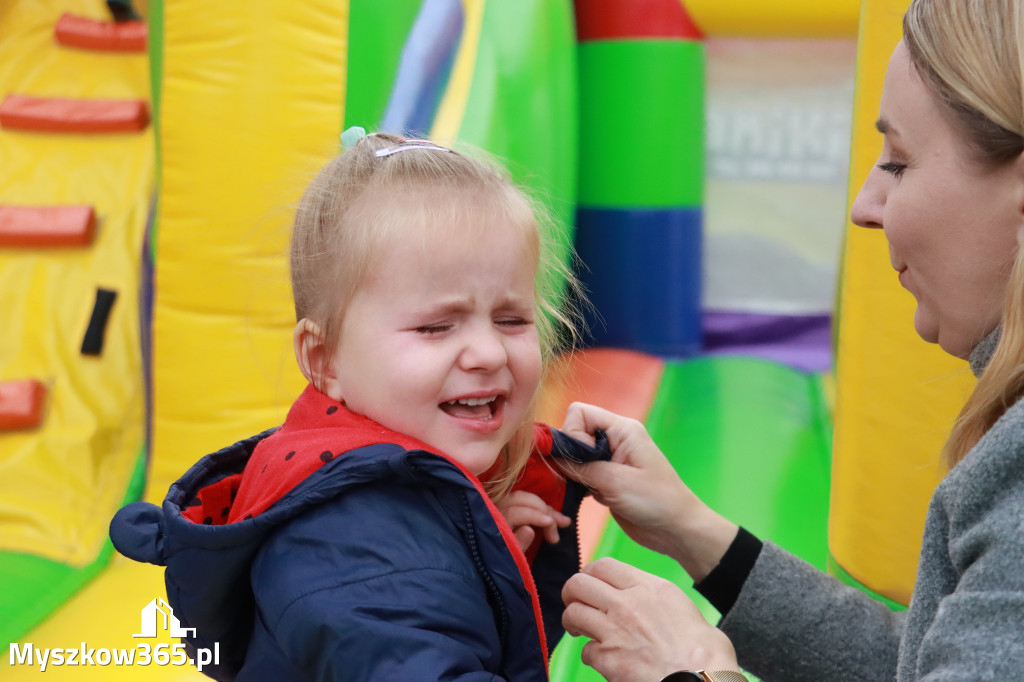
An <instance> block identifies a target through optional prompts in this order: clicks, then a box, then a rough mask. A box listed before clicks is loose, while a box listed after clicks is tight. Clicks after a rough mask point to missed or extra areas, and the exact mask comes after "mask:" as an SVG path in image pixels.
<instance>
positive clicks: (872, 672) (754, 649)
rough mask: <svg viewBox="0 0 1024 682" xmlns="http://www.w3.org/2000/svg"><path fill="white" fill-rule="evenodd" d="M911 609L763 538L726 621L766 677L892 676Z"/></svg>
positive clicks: (846, 681)
mask: <svg viewBox="0 0 1024 682" xmlns="http://www.w3.org/2000/svg"><path fill="white" fill-rule="evenodd" d="M905 617H906V613H905V612H903V613H895V612H893V611H892V610H891V609H889V608H888V607H887V606H885V605H884V604H882V603H881V602H878V601H876V600H875V599H873V598H871V597H870V596H868V595H867V594H865V593H863V592H861V591H860V590H858V589H856V588H853V587H850V586H848V585H844V584H842V583H841V582H839V581H838V580H836V579H835V578H833V577H831V576H829V575H827V574H825V573H823V572H821V571H820V570H818V569H817V568H815V567H814V566H811V565H810V564H808V563H806V562H805V561H803V560H801V559H799V558H798V557H796V556H794V555H792V554H789V553H788V552H786V551H785V550H783V549H781V548H779V547H778V546H776V545H774V544H772V543H771V542H765V543H764V547H763V548H762V550H761V554H760V555H759V556H758V559H757V562H756V563H755V564H754V569H753V570H752V571H751V573H750V575H749V576H748V577H747V580H746V582H745V583H744V585H743V589H742V590H741V591H740V594H739V597H738V598H737V599H736V603H735V604H734V605H733V607H732V609H731V610H730V611H729V613H728V615H727V616H726V617H725V619H724V620H723V621H722V623H721V625H720V627H721V628H722V630H723V631H724V632H725V633H726V634H727V635H728V636H729V639H730V640H732V643H733V645H734V646H735V648H736V654H737V657H738V660H739V663H740V665H741V666H743V668H745V669H746V670H749V671H750V672H752V673H754V674H755V675H758V676H759V677H761V678H762V679H764V680H769V681H774V680H785V681H786V682H820V681H821V680H829V681H830V682H860V681H862V680H892V679H894V678H895V674H896V657H897V652H898V649H899V643H900V638H901V636H902V633H903V626H904V620H905Z"/></svg>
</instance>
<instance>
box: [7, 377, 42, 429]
mask: <svg viewBox="0 0 1024 682" xmlns="http://www.w3.org/2000/svg"><path fill="white" fill-rule="evenodd" d="M45 402H46V385H45V384H44V383H43V382H41V381H37V380H35V379H25V380H22V381H4V382H0V430H9V429H28V428H32V427H35V426H39V424H40V422H42V420H43V404H44V403H45Z"/></svg>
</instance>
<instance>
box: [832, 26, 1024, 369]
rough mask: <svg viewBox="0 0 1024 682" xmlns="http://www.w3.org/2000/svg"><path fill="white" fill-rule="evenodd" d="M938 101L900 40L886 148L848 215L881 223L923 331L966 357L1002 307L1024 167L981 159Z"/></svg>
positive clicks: (885, 100)
mask: <svg viewBox="0 0 1024 682" xmlns="http://www.w3.org/2000/svg"><path fill="white" fill-rule="evenodd" d="M941 106H942V105H940V103H939V101H938V100H937V99H936V98H935V96H934V95H933V94H932V91H931V90H930V89H929V88H928V87H927V86H926V85H925V82H924V80H923V79H922V78H921V77H920V76H919V75H918V73H917V70H916V69H915V67H914V66H913V65H912V63H911V61H910V54H909V52H908V51H907V48H906V46H904V44H903V43H902V42H901V43H900V44H899V45H898V46H897V47H896V50H895V51H894V52H893V55H892V59H891V60H890V62H889V70H888V71H887V72H886V77H885V86H884V88H883V90H882V100H881V111H880V115H879V119H878V123H877V127H878V130H879V132H881V133H882V135H883V136H884V142H883V146H882V154H881V156H880V157H879V160H878V165H877V166H875V167H874V168H873V169H872V170H871V172H870V173H869V174H868V177H867V179H866V180H865V181H864V186H863V187H862V188H861V190H860V193H859V194H858V195H857V199H856V201H854V203H853V209H852V211H851V216H850V217H851V219H852V220H853V222H854V223H856V224H857V225H860V226H861V227H874V228H882V229H884V230H885V236H886V239H888V241H889V258H890V260H891V262H892V267H893V268H894V269H895V270H896V271H897V272H898V273H899V275H898V276H899V281H900V284H902V285H903V287H904V288H906V289H907V291H909V292H910V293H911V294H913V296H914V298H915V299H917V311H916V313H915V315H914V327H915V329H916V330H917V333H918V334H919V335H920V336H921V338H923V339H924V340H925V341H928V342H930V343H938V344H939V345H940V346H941V347H942V349H943V350H945V351H946V352H947V353H950V354H951V355H955V356H957V357H966V356H967V355H968V354H969V353H970V352H971V349H972V348H974V346H975V345H976V344H977V343H978V341H980V340H981V339H982V338H984V337H985V336H986V335H987V334H988V333H989V332H990V331H992V330H993V329H994V328H995V327H996V325H997V324H998V323H999V320H1000V318H1001V315H1002V303H1003V298H1004V292H1005V290H1006V285H1007V282H1008V279H1009V273H1010V269H1011V267H1012V264H1013V259H1014V255H1015V252H1016V250H1017V233H1018V229H1019V227H1020V226H1021V224H1022V205H1024V189H1022V186H1024V176H1022V172H1021V164H1020V163H1019V162H1011V163H1008V164H1004V165H1003V166H1001V167H999V168H996V169H994V170H993V169H986V168H984V167H983V166H982V165H980V164H979V163H978V162H977V161H975V160H974V159H973V158H972V156H971V153H970V150H969V149H968V147H967V144H966V141H965V139H964V137H963V134H962V133H961V131H960V129H959V127H957V126H956V125H955V124H954V123H953V122H952V121H951V119H950V118H949V116H951V114H949V113H947V112H946V111H945V110H944V109H943V108H941Z"/></svg>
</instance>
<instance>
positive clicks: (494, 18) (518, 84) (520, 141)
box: [459, 0, 578, 257]
mask: <svg viewBox="0 0 1024 682" xmlns="http://www.w3.org/2000/svg"><path fill="white" fill-rule="evenodd" d="M576 92H577V85H576V28H575V23H574V18H573V9H572V2H570V1H569V0H519V1H518V2H488V3H486V5H485V9H484V16H483V25H482V27H481V31H480V42H479V45H478V47H477V55H476V60H475V63H474V69H473V79H472V83H471V86H470V91H469V99H468V101H467V102H466V108H465V116H464V118H463V120H462V124H461V127H460V129H459V139H460V140H462V141H463V142H467V143H469V144H471V145H474V146H476V147H479V148H481V149H486V150H487V151H488V152H490V153H491V154H494V155H495V156H497V157H498V158H499V159H500V160H501V161H503V162H504V163H505V165H506V166H507V167H508V169H509V171H510V172H511V174H512V176H513V177H514V178H515V179H516V181H517V182H519V183H521V184H523V185H525V186H526V187H527V188H528V189H529V190H530V191H531V193H532V194H533V195H534V196H535V197H536V198H538V199H539V200H541V201H542V203H544V204H545V205H546V206H547V208H548V210H549V211H550V213H551V214H552V217H553V218H554V219H555V221H556V225H554V226H553V228H554V231H555V233H554V235H553V237H554V240H555V242H556V243H557V244H559V245H561V249H562V254H561V255H562V256H564V257H568V254H569V246H570V245H571V244H572V226H573V225H574V223H575V210H576V173H577V153H578V143H577V139H578V135H577V128H578V120H577V113H576V112H577V104H576Z"/></svg>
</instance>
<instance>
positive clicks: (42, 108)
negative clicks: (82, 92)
mask: <svg viewBox="0 0 1024 682" xmlns="http://www.w3.org/2000/svg"><path fill="white" fill-rule="evenodd" d="M147 125H149V105H148V104H147V103H146V101H145V100H141V99H138V100H132V99H63V98H59V97H31V96H28V95H7V97H6V98H4V101H3V102H2V103H0V126H3V127H4V128H11V129H13V130H34V131H43V132H59V133H118V132H137V131H140V130H144V129H145V127H146V126H147Z"/></svg>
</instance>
